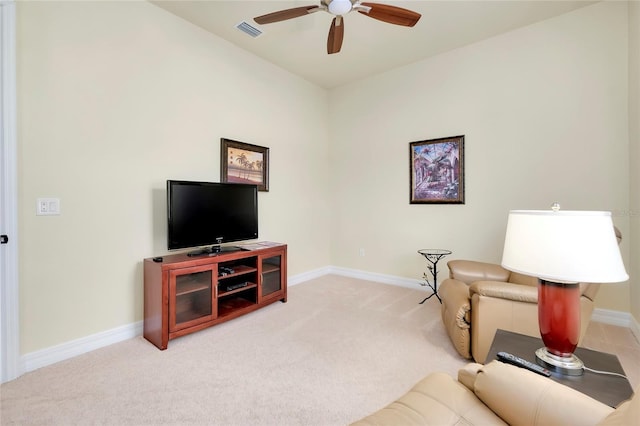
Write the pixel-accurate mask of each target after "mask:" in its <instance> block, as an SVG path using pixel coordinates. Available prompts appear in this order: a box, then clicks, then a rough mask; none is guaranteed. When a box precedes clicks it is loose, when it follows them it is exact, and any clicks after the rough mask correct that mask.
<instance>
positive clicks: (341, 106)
mask: <svg viewBox="0 0 640 426" xmlns="http://www.w3.org/2000/svg"><path fill="white" fill-rule="evenodd" d="M627 55H628V49H627V5H626V3H624V2H608V3H600V4H596V5H594V6H590V7H586V8H583V9H579V10H577V11H574V12H572V13H569V14H566V15H562V16H559V17H556V18H554V19H550V20H547V21H543V22H540V23H537V24H535V25H531V26H529V27H525V28H522V29H519V30H516V31H512V32H510V33H507V34H504V35H501V36H498V37H494V38H491V39H488V40H485V41H483V42H480V43H476V44H473V45H470V46H467V47H464V48H461V49H458V50H455V51H452V52H448V53H445V54H442V55H439V56H437V57H434V58H431V59H428V60H425V61H422V62H419V63H416V64H413V65H411V66H407V67H404V68H402V69H397V70H394V71H391V72H388V73H385V74H382V75H378V76H376V77H374V78H371V79H368V80H364V81H361V82H358V83H354V84H350V85H347V86H344V87H340V88H338V89H336V90H333V91H332V92H331V101H330V102H331V103H330V114H331V165H332V171H333V174H332V176H333V177H334V180H333V182H332V186H333V187H334V188H335V193H334V200H333V203H334V206H335V213H334V217H333V221H334V226H333V230H334V234H333V235H332V239H331V244H332V263H333V264H334V265H337V266H341V267H346V268H356V269H361V270H366V271H372V272H379V273H384V274H390V275H398V276H402V277H408V278H420V276H421V274H422V272H423V271H424V270H425V269H426V268H425V266H426V262H425V261H424V259H423V258H421V257H420V256H419V255H418V254H417V253H416V251H417V250H418V249H422V248H446V249H450V250H452V251H453V254H452V255H451V256H450V257H449V258H448V259H454V258H466V259H477V260H484V261H491V262H498V263H499V262H500V260H501V255H502V245H503V238H504V231H505V226H506V219H507V214H508V211H509V210H510V209H547V208H549V207H550V205H551V203H552V202H554V201H558V202H560V203H561V205H562V206H563V208H565V209H573V210H611V211H613V212H614V216H615V217H614V222H615V223H616V225H618V226H619V227H620V228H621V230H622V231H623V233H624V234H625V235H629V217H628V214H627V213H628V209H629V200H628V198H629V164H628V162H627V158H628V131H629V130H628V104H627V91H628V87H627V84H628V83H627V82H628V78H627ZM354 111H357V112H358V115H357V116H356V117H354V115H353V112H354ZM461 134H464V135H465V138H466V139H465V153H466V155H465V161H466V167H465V173H466V204H464V205H410V204H409V142H412V141H419V140H426V139H433V138H440V137H446V136H455V135H461ZM629 240H630V239H629V238H626V239H625V241H624V243H623V245H622V251H623V255H624V256H625V259H627V264H628V252H629ZM360 248H363V249H364V252H365V256H360V255H359V252H360V251H359V249H360ZM597 258H598V254H597V253H594V258H593V260H594V261H597ZM446 273H447V270H446V269H444V268H443V275H445V274H446ZM597 303H598V306H599V307H601V308H608V309H615V310H621V311H628V310H629V286H628V284H620V285H609V286H606V287H604V288H603V289H602V290H601V291H600V294H599V296H598V300H597Z"/></svg>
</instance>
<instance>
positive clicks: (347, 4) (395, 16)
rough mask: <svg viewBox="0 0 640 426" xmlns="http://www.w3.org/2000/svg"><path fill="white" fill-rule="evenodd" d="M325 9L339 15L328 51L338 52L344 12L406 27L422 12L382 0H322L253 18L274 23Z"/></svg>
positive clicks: (340, 45) (330, 36)
mask: <svg viewBox="0 0 640 426" xmlns="http://www.w3.org/2000/svg"><path fill="white" fill-rule="evenodd" d="M321 10H322V11H325V12H328V13H330V14H332V15H335V18H333V21H332V22H331V27H330V28H329V37H328V39H327V53H328V54H332V53H338V52H339V51H340V48H341V47H342V39H343V37H344V19H343V16H344V15H346V14H347V13H349V12H351V11H352V10H355V11H357V12H360V13H362V14H363V15H367V16H369V17H370V18H373V19H377V20H379V21H383V22H387V23H389V24H395V25H402V26H405V27H413V26H414V25H415V24H416V23H417V22H418V20H419V19H420V17H421V16H422V15H420V14H419V13H416V12H413V11H411V10H408V9H403V8H401V7H397V6H390V5H386V4H380V3H362V2H361V0H320V4H319V5H311V6H302V7H294V8H292V9H284V10H280V11H278V12H273V13H267V14H266V15H262V16H258V17H256V18H253V20H254V21H256V22H257V23H258V24H260V25H262V24H271V23H273V22H280V21H286V20H287V19H293V18H298V17H300V16H305V15H308V14H311V13H315V12H319V11H321Z"/></svg>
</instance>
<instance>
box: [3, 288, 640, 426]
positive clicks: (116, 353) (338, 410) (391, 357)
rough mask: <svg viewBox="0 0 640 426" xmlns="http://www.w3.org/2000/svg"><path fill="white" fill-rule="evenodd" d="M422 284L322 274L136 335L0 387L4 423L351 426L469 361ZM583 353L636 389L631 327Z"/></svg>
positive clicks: (591, 334)
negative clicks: (157, 336)
mask: <svg viewBox="0 0 640 426" xmlns="http://www.w3.org/2000/svg"><path fill="white" fill-rule="evenodd" d="M425 294H426V293H425V292H424V291H423V290H421V289H420V288H416V289H408V288H404V287H398V286H392V285H385V284H380V283H374V282H368V281H362V280H356V279H353V278H347V277H342V276H336V275H327V276H323V277H320V278H317V279H314V280H310V281H307V282H305V283H302V284H298V285H296V286H293V287H290V288H289V294H288V302H287V303H279V302H278V303H275V304H273V305H270V306H268V307H266V308H264V309H261V310H258V311H256V312H253V313H251V314H248V315H245V316H243V317H240V318H237V319H235V320H232V321H230V322H227V323H224V324H220V325H217V326H215V327H212V328H209V329H206V330H203V331H200V332H198V333H195V334H192V335H189V336H184V337H181V338H179V339H175V340H172V341H170V342H169V348H168V349H167V350H165V351H160V350H158V349H157V348H156V347H155V346H153V345H152V344H150V343H149V342H147V341H146V340H145V339H144V338H143V337H141V336H140V337H137V338H134V339H131V340H128V341H124V342H120V343H117V344H114V345H111V346H108V347H105V348H102V349H99V350H96V351H93V352H90V353H87V354H84V355H81V356H78V357H75V358H73V359H69V360H66V361H63V362H60V363H57V364H54V365H51V366H48V367H44V368H41V369H39V370H37V371H33V372H31V373H27V374H25V375H23V376H21V377H19V378H18V379H16V380H14V381H12V382H9V383H5V384H3V385H2V386H0V393H1V401H2V405H1V413H0V423H1V424H2V425H3V426H6V425H220V426H226V425H229V426H235V425H238V426H244V425H247V426H248V425H252V426H254V425H255V426H260V425H265V426H269V425H274V426H275V425H278V426H287V425H305V426H313V425H318V426H324V425H327V426H328V425H346V424H349V423H351V422H353V421H355V420H358V419H360V418H362V417H364V416H366V415H368V414H370V413H371V412H373V411H375V410H378V409H379V408H381V407H383V406H385V405H387V404H388V403H390V402H392V401H393V400H395V399H396V398H398V397H399V396H400V395H402V394H404V393H405V392H406V391H407V390H408V389H410V388H411V387H412V386H413V385H414V384H415V383H416V382H417V381H419V380H420V379H421V378H423V377H424V376H426V375H427V374H428V373H430V372H433V371H444V372H447V373H449V374H451V375H452V376H454V377H455V376H456V375H457V371H458V369H459V368H460V367H462V366H463V365H465V364H466V363H467V360H464V359H462V358H461V357H460V356H459V355H458V354H457V352H456V351H455V349H454V348H453V346H452V345H451V343H450V341H449V339H448V337H447V335H446V334H445V331H444V328H443V326H442V321H441V319H440V304H439V303H438V301H437V300H436V299H435V298H432V299H430V300H429V301H427V302H426V303H425V304H423V305H419V304H418V302H419V301H421V300H422V299H423V298H424V296H425ZM585 343H587V345H585V346H587V347H591V348H593V349H597V350H604V351H606V352H610V353H616V355H618V356H619V358H620V360H621V362H622V365H623V367H624V368H625V371H626V372H627V374H628V376H629V379H630V382H631V384H632V386H633V387H634V388H636V387H637V386H638V384H639V382H640V367H639V366H640V361H639V359H640V356H639V355H640V345H639V344H638V342H637V340H636V339H635V338H634V337H633V335H632V333H631V332H630V330H629V329H625V328H622V327H615V326H608V325H604V324H599V323H593V322H592V324H591V325H590V326H589V330H588V332H587V336H586V338H585Z"/></svg>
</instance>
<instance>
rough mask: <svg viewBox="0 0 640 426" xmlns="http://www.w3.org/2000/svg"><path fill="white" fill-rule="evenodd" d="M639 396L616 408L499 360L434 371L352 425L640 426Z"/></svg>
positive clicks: (634, 396) (635, 395)
mask: <svg viewBox="0 0 640 426" xmlns="http://www.w3.org/2000/svg"><path fill="white" fill-rule="evenodd" d="M638 419H640V398H639V397H638V396H637V390H636V393H635V394H634V395H633V397H632V399H630V400H629V401H626V402H623V403H622V404H620V405H618V407H617V408H615V409H613V408H611V407H609V406H607V405H605V404H603V403H601V402H599V401H596V400H595V399H593V398H591V397H589V396H587V395H585V394H583V393H580V392H578V391H577V390H574V389H571V388H570V387H568V386H565V385H562V384H560V383H557V382H554V381H553V380H551V379H548V378H546V377H542V376H540V375H538V374H535V373H532V372H531V371H528V370H524V369H522V368H519V367H515V366H513V365H509V364H503V363H501V362H499V361H493V362H491V363H489V364H487V365H480V364H469V365H467V366H466V367H464V368H463V369H461V370H460V371H459V372H458V381H456V380H454V379H453V378H452V377H451V376H449V375H448V374H445V373H432V374H430V375H429V376H427V377H426V378H424V379H422V381H420V382H418V383H417V384H416V385H415V386H414V387H413V388H412V389H411V390H410V391H409V392H407V393H406V394H405V395H404V396H402V397H401V398H399V399H398V400H396V401H395V402H393V403H391V404H390V405H388V406H386V407H385V408H382V409H380V410H379V411H377V412H375V413H373V414H371V415H370V416H367V417H365V418H363V419H361V420H359V421H357V422H355V423H353V425H354V426H373V425H376V426H381V425H389V426H397V425H403V426H414V425H457V426H459V425H474V424H478V425H480V424H483V425H489V424H490V425H506V424H509V425H528V426H538V425H539V426H548V425H585V426H586V425H599V426H613V425H637V424H639V423H638V422H639V420H638Z"/></svg>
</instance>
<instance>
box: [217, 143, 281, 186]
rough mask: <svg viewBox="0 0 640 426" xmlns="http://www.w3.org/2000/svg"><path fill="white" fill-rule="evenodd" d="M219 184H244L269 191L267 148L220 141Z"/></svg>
mask: <svg viewBox="0 0 640 426" xmlns="http://www.w3.org/2000/svg"><path fill="white" fill-rule="evenodd" d="M220 182H231V183H245V184H253V185H257V186H258V191H267V192H268V191H269V148H266V147H264V146H258V145H253V144H250V143H245V142H238V141H234V140H231V139H226V138H221V139H220Z"/></svg>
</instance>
